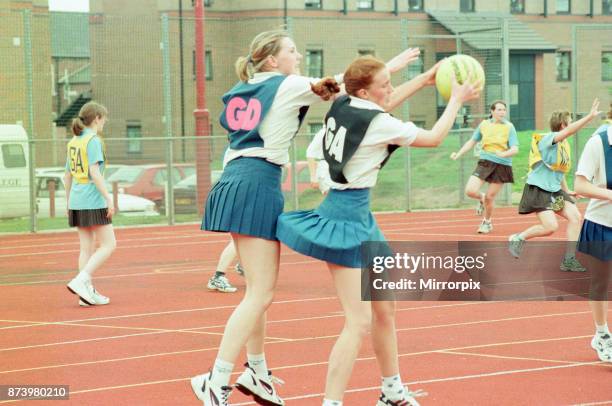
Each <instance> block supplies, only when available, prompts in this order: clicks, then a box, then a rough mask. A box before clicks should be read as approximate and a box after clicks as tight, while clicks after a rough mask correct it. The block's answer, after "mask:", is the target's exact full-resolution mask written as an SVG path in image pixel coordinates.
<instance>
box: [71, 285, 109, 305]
mask: <svg viewBox="0 0 612 406" xmlns="http://www.w3.org/2000/svg"><path fill="white" fill-rule="evenodd" d="M92 288H93V298H94V302H95V303H94V305H96V306H102V305H107V304H109V303H110V299H109V298H108V297H106V296H104V295H102V294H100V293H99V292H98V291H97V290H96V288H94V287H93V286H92ZM79 306H83V307H87V306H90V305H89V304H88V303H86V302H84V301H83V299H81V298H79Z"/></svg>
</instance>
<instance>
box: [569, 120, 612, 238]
mask: <svg viewBox="0 0 612 406" xmlns="http://www.w3.org/2000/svg"><path fill="white" fill-rule="evenodd" d="M605 128H606V126H602V127H600V128H599V129H598V130H597V131H596V132H595V134H593V135H592V136H591V138H589V140H588V141H587V143H586V145H585V146H584V150H583V151H582V155H581V156H580V161H579V162H578V168H577V169H576V175H581V176H584V177H585V178H587V179H588V180H589V181H590V182H592V183H593V184H594V185H595V186H598V187H601V188H604V189H606V188H607V179H606V162H605V157H604V152H603V146H602V145H601V137H600V136H599V135H598V134H599V133H600V132H601V131H602V130H604V129H605ZM607 128H608V131H607V132H608V142H609V143H610V145H612V125H607ZM584 217H585V218H586V219H587V220H589V221H592V222H593V223H597V224H601V225H604V226H606V227H612V202H610V201H607V200H599V199H591V201H590V202H589V205H588V207H587V210H586V213H585V215H584Z"/></svg>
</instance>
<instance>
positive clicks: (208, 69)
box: [204, 51, 213, 80]
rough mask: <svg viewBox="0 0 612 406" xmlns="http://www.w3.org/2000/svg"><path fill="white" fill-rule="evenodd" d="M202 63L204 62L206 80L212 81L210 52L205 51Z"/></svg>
mask: <svg viewBox="0 0 612 406" xmlns="http://www.w3.org/2000/svg"><path fill="white" fill-rule="evenodd" d="M204 61H206V80H212V78H213V64H212V51H206V52H205V53H204Z"/></svg>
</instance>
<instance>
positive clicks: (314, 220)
mask: <svg viewBox="0 0 612 406" xmlns="http://www.w3.org/2000/svg"><path fill="white" fill-rule="evenodd" d="M276 237H277V238H278V239H279V240H280V241H281V242H282V243H283V244H285V245H287V246H288V247H290V248H291V249H293V250H295V251H297V252H299V253H301V254H304V255H308V256H311V257H313V258H317V259H320V260H323V261H326V262H331V263H334V264H338V265H341V266H345V267H349V268H361V266H362V258H361V244H362V243H363V242H366V241H385V237H384V236H383V234H382V232H381V231H380V229H379V228H378V225H377V224H376V220H374V216H372V213H371V212H370V189H349V190H335V189H331V190H330V191H329V193H328V194H327V197H326V198H325V200H323V202H322V203H321V205H320V206H319V207H318V208H317V209H315V210H309V211H293V212H288V213H283V214H282V215H281V216H280V217H279V219H278V227H277V230H276Z"/></svg>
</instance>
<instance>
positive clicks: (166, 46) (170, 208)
mask: <svg viewBox="0 0 612 406" xmlns="http://www.w3.org/2000/svg"><path fill="white" fill-rule="evenodd" d="M161 48H162V58H163V65H164V67H163V72H164V73H163V89H164V90H163V91H164V122H165V125H166V171H167V180H166V188H167V193H166V194H165V196H164V198H165V199H166V204H165V206H166V215H167V216H168V225H173V224H174V190H173V188H174V179H173V177H172V161H173V158H174V156H173V152H174V151H173V140H172V93H171V92H172V90H171V87H170V39H169V28H168V14H163V15H162V44H161Z"/></svg>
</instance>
